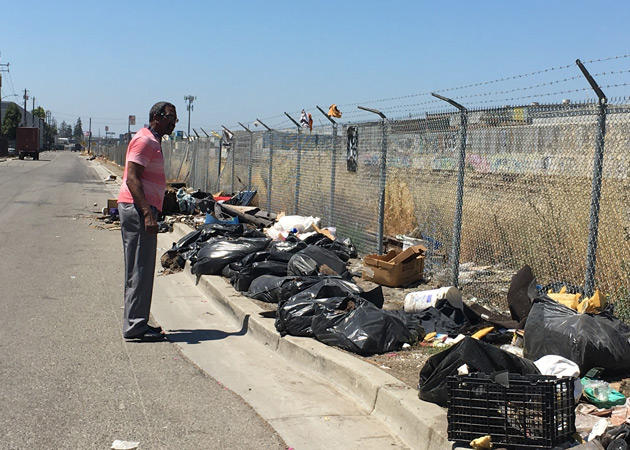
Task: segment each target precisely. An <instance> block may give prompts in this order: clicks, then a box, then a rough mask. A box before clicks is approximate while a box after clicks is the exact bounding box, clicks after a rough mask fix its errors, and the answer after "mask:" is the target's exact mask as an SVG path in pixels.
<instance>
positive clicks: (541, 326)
mask: <svg viewBox="0 0 630 450" xmlns="http://www.w3.org/2000/svg"><path fill="white" fill-rule="evenodd" d="M629 338H630V327H629V326H628V325H626V324H625V323H623V322H622V321H621V320H619V319H618V318H616V317H614V316H613V315H612V313H611V312H610V311H608V310H605V311H603V312H602V313H600V314H588V313H584V314H578V313H577V312H576V311H574V310H573V309H571V308H568V307H566V306H564V305H561V304H560V303H558V302H555V301H554V300H552V299H550V298H549V297H546V296H545V297H540V298H538V299H536V300H535V301H534V306H533V307H532V310H531V311H530V312H529V316H528V317H527V323H526V324H525V340H524V346H523V353H524V355H525V356H526V357H527V358H529V359H533V360H535V359H538V358H541V357H543V356H545V355H559V356H563V357H565V358H567V359H570V360H571V361H573V362H574V363H576V364H577V365H578V366H580V374H581V375H584V374H585V373H586V372H588V370H589V369H591V368H593V367H602V368H603V369H606V373H607V374H609V373H615V372H617V373H624V372H629V371H630V342H629Z"/></svg>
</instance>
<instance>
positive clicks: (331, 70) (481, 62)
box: [0, 0, 630, 134]
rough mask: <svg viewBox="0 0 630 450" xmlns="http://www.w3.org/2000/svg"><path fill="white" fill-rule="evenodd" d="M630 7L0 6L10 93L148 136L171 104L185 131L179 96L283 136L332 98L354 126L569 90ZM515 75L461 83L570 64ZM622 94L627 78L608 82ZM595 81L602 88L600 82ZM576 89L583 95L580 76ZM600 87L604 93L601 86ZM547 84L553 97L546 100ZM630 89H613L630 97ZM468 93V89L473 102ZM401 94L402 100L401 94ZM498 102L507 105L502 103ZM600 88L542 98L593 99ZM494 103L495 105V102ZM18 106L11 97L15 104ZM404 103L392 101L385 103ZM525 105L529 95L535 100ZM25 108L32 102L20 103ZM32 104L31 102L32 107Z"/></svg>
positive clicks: (620, 65)
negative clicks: (131, 122)
mask: <svg viewBox="0 0 630 450" xmlns="http://www.w3.org/2000/svg"><path fill="white" fill-rule="evenodd" d="M628 17H630V2H628V1H627V0H617V1H605V0H603V1H599V2H593V1H584V0H571V1H569V0H560V1H553V0H529V1H520V2H514V1H505V0H503V1H482V0H480V1H460V0H450V1H432V2H428V1H421V0H413V1H412V0H406V1H394V0H390V1H383V0H381V1H375V0H361V1H358V0H356V1H355V0H352V1H344V0H336V1H328V0H323V1H317V0H315V1H273V0H270V1H253V0H251V1H239V0H224V1H214V0H207V1H162V0H153V1H151V2H147V1H137V0H132V1H129V0H126V1H120V0H109V1H105V2H94V1H89V0H88V1H83V2H76V1H68V0H61V1H50V0H46V1H41V0H35V1H29V2H20V1H3V2H2V5H1V6H0V36H1V37H0V63H2V64H6V63H9V64H10V69H9V70H10V73H3V86H2V96H3V97H4V96H6V95H10V94H14V93H15V94H18V95H19V96H20V99H21V96H22V94H23V91H24V89H25V88H26V89H28V91H29V95H30V96H31V97H35V98H36V100H35V103H36V106H42V107H43V108H45V109H47V110H50V111H52V114H53V116H54V117H55V118H56V119H57V121H58V122H59V123H61V121H62V120H65V121H66V122H68V123H70V124H74V123H75V122H76V120H77V118H78V117H80V118H81V120H82V122H83V128H84V130H87V126H88V120H89V118H90V117H91V118H92V131H93V133H94V134H98V132H99V130H100V132H101V133H104V131H105V130H104V127H105V125H108V126H109V129H110V131H114V132H115V133H117V134H118V133H122V132H125V131H127V117H128V115H130V114H133V115H135V116H136V117H137V125H136V126H135V127H132V130H134V129H138V127H140V126H142V124H143V123H146V121H147V119H148V118H147V116H148V111H149V109H150V107H151V105H152V104H153V103H155V102H156V101H158V100H168V101H171V102H173V103H174V104H175V105H176V107H177V109H178V114H179V116H180V119H181V120H180V123H179V126H178V129H181V130H184V131H186V129H187V124H188V116H187V111H186V107H185V101H184V96H185V95H196V96H197V99H196V100H195V101H194V103H193V105H194V110H193V112H192V118H191V127H193V128H197V129H198V128H199V127H202V128H204V129H205V130H206V131H210V130H218V129H220V127H221V125H225V126H227V127H231V128H235V129H238V128H239V126H238V122H239V121H240V122H242V123H244V124H246V125H252V124H253V122H254V120H255V119H256V118H260V119H262V120H263V121H264V122H265V123H267V125H270V126H274V127H281V126H287V121H286V120H285V119H286V117H285V116H284V114H283V112H285V111H286V112H288V113H290V114H291V115H293V116H294V117H295V118H299V112H300V110H301V109H302V108H305V109H307V111H309V112H311V113H312V114H313V118H314V119H315V120H316V123H319V122H320V121H322V120H323V121H325V120H326V119H325V118H324V117H323V116H321V114H320V113H319V112H317V111H316V110H315V106H316V105H319V106H321V107H322V108H325V109H327V108H328V106H329V105H330V104H332V103H336V104H337V105H339V107H340V109H341V110H342V111H343V112H344V117H343V119H344V120H346V119H347V120H372V119H373V118H374V117H375V116H373V117H370V114H369V113H358V111H357V109H356V105H357V104H364V105H365V106H369V107H373V108H381V107H382V108H385V107H386V106H387V105H388V104H389V105H407V104H411V105H413V104H416V105H420V106H410V107H408V108H406V109H405V108H400V109H399V110H395V111H394V110H392V112H391V114H388V116H391V117H393V118H395V117H396V116H397V115H398V116H403V115H404V114H407V113H408V112H411V111H412V110H413V111H420V110H422V109H423V108H429V107H435V105H431V104H428V105H427V106H422V104H423V102H427V101H429V100H431V97H427V96H426V95H424V96H423V95H418V94H422V93H427V92H430V91H437V92H441V91H442V92H443V95H447V96H450V97H453V98H455V99H457V98H458V96H460V99H459V100H458V101H460V102H462V103H463V104H465V105H466V106H469V105H470V104H472V103H474V102H477V101H484V100H483V99H484V98H486V97H484V96H482V95H481V94H483V93H484V92H502V91H503V90H504V89H505V90H506V91H510V92H509V93H508V94H504V96H507V98H510V96H512V98H514V96H515V95H516V94H518V95H523V96H526V95H527V94H531V93H532V92H543V91H544V92H554V89H556V90H557V91H559V92H563V91H564V90H565V89H567V88H568V87H569V84H568V83H564V84H563V83H559V84H551V85H547V86H543V87H541V88H536V89H533V90H527V91H525V92H523V93H518V92H514V91H513V89H514V86H521V87H528V86H535V85H538V84H545V83H550V82H552V81H556V80H560V79H564V78H571V77H575V76H579V75H580V72H579V70H578V69H577V67H575V65H574V62H575V60H576V59H577V58H579V59H581V60H582V61H592V60H598V59H604V58H608V57H611V56H620V55H627V54H630V32H629V31H628V30H629V27H630V26H629V25H628ZM566 66H571V67H568V68H565V69H560V70H553V71H549V72H544V73H542V74H537V75H535V76H529V77H524V78H523V79H518V80H512V81H511V83H515V82H517V84H516V85H515V84H509V83H508V85H504V84H505V83H492V84H482V85H480V86H476V87H473V88H469V89H467V90H451V91H447V89H449V88H455V87H460V86H466V85H470V84H477V83H483V82H487V81H491V80H498V79H502V78H510V77H514V76H517V75H521V74H528V73H532V72H537V71H540V70H544V69H549V68H557V67H566ZM629 66H630V58H628V57H625V58H619V59H615V60H610V61H605V62H599V63H592V64H591V65H590V66H589V70H592V73H598V72H603V71H610V70H615V71H622V72H623V71H627V70H628V69H630V67H629ZM600 78H601V79H602V81H605V82H607V83H608V82H610V84H619V83H621V84H623V83H625V82H626V81H627V80H628V79H629V78H630V76H629V74H628V73H625V72H624V73H622V74H621V75H616V76H610V75H609V76H602V77H600ZM598 81H599V80H598ZM573 83H574V84H572V85H571V86H578V87H579V88H584V87H585V86H586V81H584V80H583V79H578V80H574V81H573ZM600 84H603V83H600ZM545 89H547V90H545ZM627 92H628V87H627V86H624V87H617V88H612V87H611V88H609V89H608V90H607V92H606V93H607V94H608V95H609V96H611V95H612V94H614V95H627V94H626V93H627ZM465 95H468V97H466V96H465ZM399 97H404V98H399ZM495 97H496V98H497V100H496V101H497V102H501V101H506V100H504V99H502V98H500V97H501V94H496V95H495ZM592 97H593V94H592V93H591V92H590V91H579V92H576V93H574V94H570V93H561V94H558V95H556V96H547V97H541V98H540V99H538V98H532V100H537V101H538V100H539V101H541V102H555V101H559V100H561V99H562V98H571V99H575V100H579V99H584V98H592ZM487 98H490V97H487ZM12 99H15V100H18V98H16V97H9V98H7V99H5V101H6V100H12ZM384 99H395V100H391V101H389V102H384V101H378V100H384ZM529 101H530V99H526V100H519V101H518V102H521V103H529ZM20 103H22V100H20ZM31 107H32V101H31V100H29V104H28V109H31Z"/></svg>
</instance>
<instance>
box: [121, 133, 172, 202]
mask: <svg viewBox="0 0 630 450" xmlns="http://www.w3.org/2000/svg"><path fill="white" fill-rule="evenodd" d="M130 161H131V162H134V163H136V164H140V165H141V166H142V167H144V172H143V173H142V189H143V190H144V196H145V197H146V199H147V201H148V202H149V205H151V206H155V207H156V208H157V209H158V211H162V203H163V202H164V192H165V191H166V174H165V173H164V155H163V154H162V146H161V145H160V141H158V138H156V137H155V135H154V134H153V132H152V131H151V130H149V129H148V128H142V129H140V130H139V131H138V132H137V133H136V134H135V136H134V137H133V139H132V140H131V142H129V147H127V156H126V158H125V173H124V174H123V181H122V186H121V187H120V193H119V194H118V202H119V203H133V197H132V196H131V192H129V187H128V186H127V169H128V166H129V162H130Z"/></svg>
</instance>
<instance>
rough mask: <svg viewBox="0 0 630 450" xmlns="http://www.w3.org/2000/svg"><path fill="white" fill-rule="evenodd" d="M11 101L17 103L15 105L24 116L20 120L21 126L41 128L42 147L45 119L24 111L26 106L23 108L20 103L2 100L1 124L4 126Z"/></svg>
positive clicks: (0, 107) (41, 144) (0, 105)
mask: <svg viewBox="0 0 630 450" xmlns="http://www.w3.org/2000/svg"><path fill="white" fill-rule="evenodd" d="M11 103H15V106H17V107H18V110H19V111H20V115H21V117H22V120H21V122H20V125H21V126H23V127H37V128H39V142H40V147H42V146H43V144H44V120H43V119H40V118H39V117H36V116H33V114H32V113H30V112H28V111H24V108H22V107H21V106H20V104H19V103H16V102H0V113H1V114H0V120H1V122H0V126H2V122H4V118H5V117H6V113H7V108H8V107H9V105H10V104H11Z"/></svg>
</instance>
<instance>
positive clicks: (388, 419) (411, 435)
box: [158, 223, 452, 450]
mask: <svg viewBox="0 0 630 450" xmlns="http://www.w3.org/2000/svg"><path fill="white" fill-rule="evenodd" d="M190 231H192V228H190V227H189V226H187V225H184V224H181V223H175V224H174V231H173V233H172V234H170V233H169V234H166V235H164V234H160V235H159V236H160V237H162V238H161V240H162V241H163V242H164V240H165V239H169V240H170V241H171V242H173V241H177V240H179V239H180V238H181V237H183V236H185V235H186V234H188V233H189V232H190ZM163 247H165V245H163ZM168 248H170V245H169V246H168ZM158 256H161V255H158ZM184 271H185V273H186V274H187V276H189V277H191V278H193V279H196V277H195V275H193V274H191V273H190V268H189V266H188V265H187V267H186V268H185V269H184ZM198 286H199V287H200V289H202V291H203V292H204V293H206V295H208V297H209V298H211V299H212V300H215V301H216V303H217V305H218V306H219V307H221V308H222V309H223V310H224V311H225V312H227V313H228V314H230V315H231V316H233V317H234V318H235V319H236V320H238V321H240V322H242V321H244V320H246V319H247V320H248V330H247V332H248V333H250V334H251V336H252V337H254V338H255V339H257V340H258V341H260V342H262V343H263V344H265V345H268V347H269V348H270V349H272V350H273V351H275V352H277V353H278V354H279V355H281V356H282V357H284V358H286V359H288V360H291V361H293V362H298V363H299V364H300V365H301V366H302V367H304V368H306V369H308V370H310V371H312V372H314V373H316V374H317V375H319V376H321V377H323V378H325V379H326V380H328V381H329V382H330V383H331V384H332V385H334V386H335V387H336V388H337V389H338V390H339V391H341V392H343V393H345V394H347V395H348V396H349V397H350V398H352V399H354V400H355V401H356V402H357V404H359V405H360V406H361V407H363V408H364V409H365V410H366V411H368V412H369V414H371V415H373V416H375V417H377V418H378V419H379V420H381V421H382V422H383V423H385V424H386V425H387V426H388V427H389V428H390V429H391V430H392V432H393V433H394V434H396V435H397V436H398V437H399V438H400V439H401V440H403V441H404V442H405V443H406V444H407V445H409V447H411V448H417V449H423V450H424V449H426V450H436V449H451V448H452V444H451V443H450V442H449V441H448V439H447V433H446V431H447V420H446V412H445V411H444V409H442V408H441V407H439V406H437V405H435V404H433V403H428V402H424V401H422V400H420V399H419V398H418V392H417V391H416V390H415V389H412V388H410V387H408V386H407V385H405V384H404V383H402V382H401V381H399V380H398V379H396V378H394V377H393V376H391V375H389V374H387V373H385V372H383V371H382V370H380V369H378V368H377V367H374V366H373V365H371V364H369V363H367V362H364V361H361V360H359V359H357V358H355V357H353V356H351V355H347V354H345V353H343V352H341V351H339V350H337V349H335V348H334V347H329V346H327V345H325V344H323V343H321V342H319V341H317V340H315V339H312V338H301V337H295V336H285V337H280V335H279V334H278V332H277V331H276V329H275V326H274V319H271V318H268V317H264V316H261V315H260V313H261V312H263V310H262V309H261V308H260V307H259V306H258V305H256V304H255V303H254V302H252V301H251V300H250V299H249V298H247V297H245V296H243V295H241V294H240V293H238V292H237V291H236V290H234V289H233V288H232V286H231V285H230V284H229V283H228V282H227V281H226V280H225V279H224V278H222V277H220V276H211V275H203V276H201V277H200V280H199V285H198Z"/></svg>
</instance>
